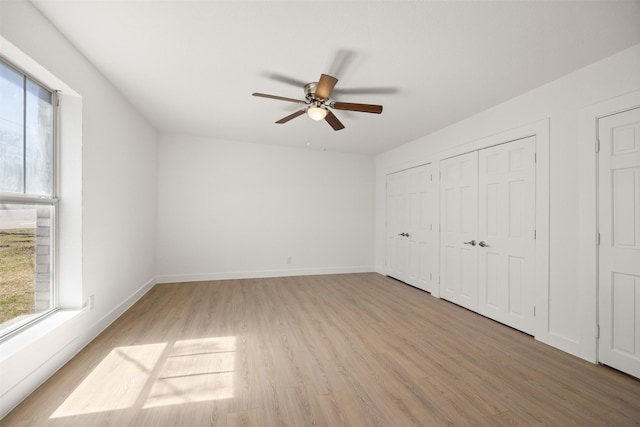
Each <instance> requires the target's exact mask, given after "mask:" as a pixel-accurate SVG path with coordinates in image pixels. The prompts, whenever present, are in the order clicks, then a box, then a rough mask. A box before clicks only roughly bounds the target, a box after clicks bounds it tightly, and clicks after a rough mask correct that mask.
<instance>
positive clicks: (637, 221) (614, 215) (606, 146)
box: [598, 108, 640, 378]
mask: <svg viewBox="0 0 640 427" xmlns="http://www.w3.org/2000/svg"><path fill="white" fill-rule="evenodd" d="M598 134H599V139H600V152H599V156H598V231H599V233H600V247H599V252H598V255H599V256H598V259H599V261H598V263H599V266H598V267H599V277H598V305H599V310H598V319H599V325H600V339H599V344H598V349H599V352H598V353H599V361H600V362H602V363H604V364H607V365H609V366H612V367H614V368H616V369H619V370H621V371H624V372H627V373H629V374H631V375H633V376H636V377H638V378H640V108H636V109H633V110H629V111H626V112H623V113H619V114H615V115H612V116H608V117H605V118H602V119H600V120H599V122H598Z"/></svg>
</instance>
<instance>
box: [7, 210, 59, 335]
mask: <svg viewBox="0 0 640 427" xmlns="http://www.w3.org/2000/svg"><path fill="white" fill-rule="evenodd" d="M53 212H54V208H53V206H52V205H33V204H22V203H15V204H14V203H0V336H1V335H2V334H3V333H6V332H8V331H9V330H12V329H14V328H15V327H18V326H19V325H20V324H22V323H25V322H27V321H28V320H30V319H31V318H32V317H33V315H34V314H41V313H44V312H46V311H49V310H50V309H51V308H53V290H52V283H53V280H52V279H53V271H52V270H53V268H52V265H53V264H52V254H53V251H52V247H53V243H52V242H53V239H52V230H53V222H54V221H53Z"/></svg>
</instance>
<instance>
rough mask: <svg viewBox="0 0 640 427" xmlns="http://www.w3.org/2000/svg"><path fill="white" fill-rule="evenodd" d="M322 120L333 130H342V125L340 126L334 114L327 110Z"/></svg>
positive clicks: (340, 123)
mask: <svg viewBox="0 0 640 427" xmlns="http://www.w3.org/2000/svg"><path fill="white" fill-rule="evenodd" d="M324 119H325V120H326V121H327V123H329V125H331V127H332V128H333V130H340V129H344V125H343V124H342V122H341V121H340V120H338V118H337V117H336V116H335V114H333V113H332V112H331V111H328V110H327V115H326V116H324Z"/></svg>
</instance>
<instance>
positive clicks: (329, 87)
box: [253, 74, 382, 130]
mask: <svg viewBox="0 0 640 427" xmlns="http://www.w3.org/2000/svg"><path fill="white" fill-rule="evenodd" d="M336 83H338V79H336V78H335V77H333V76H330V75H328V74H322V75H320V80H319V81H318V82H312V83H307V84H306V85H304V97H305V100H304V101H303V100H301V99H294V98H286V97H283V96H276V95H268V94H265V93H258V92H255V93H253V96H259V97H262V98H270V99H276V100H279V101H287V102H294V103H296V104H305V105H307V107H306V108H303V109H302V110H298V111H296V112H295V113H292V114H289V115H288V116H286V117H283V118H281V119H280V120H278V121H277V122H276V123H278V124H283V123H286V122H288V121H289V120H291V119H295V118H296V117H298V116H301V115H303V114H304V113H307V116H309V117H310V118H311V119H313V120H322V119H324V120H325V121H326V122H327V123H329V126H331V127H332V128H333V130H340V129H344V125H343V124H342V122H340V120H338V118H337V117H336V116H335V114H333V113H332V112H331V111H330V110H329V108H333V109H335V110H347V111H358V112H361V113H373V114H380V113H382V105H374V104H356V103H353V102H336V101H332V100H330V99H329V97H330V96H331V92H332V91H333V88H334V86H335V85H336Z"/></svg>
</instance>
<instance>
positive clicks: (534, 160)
mask: <svg viewBox="0 0 640 427" xmlns="http://www.w3.org/2000/svg"><path fill="white" fill-rule="evenodd" d="M533 163H538V153H533Z"/></svg>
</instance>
